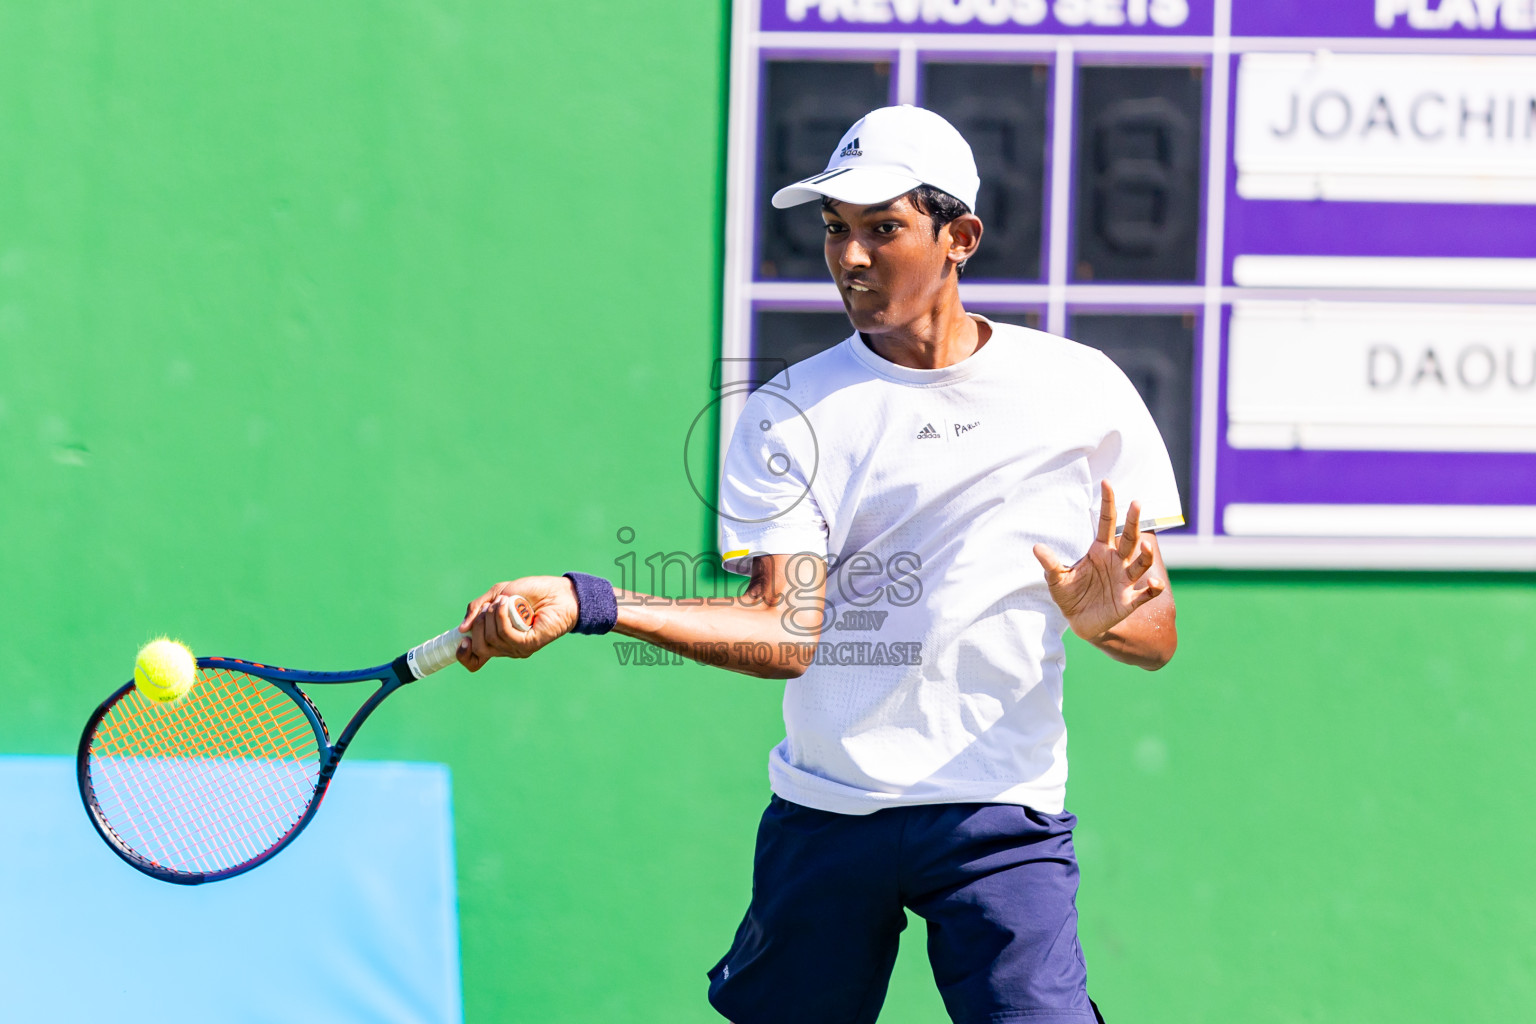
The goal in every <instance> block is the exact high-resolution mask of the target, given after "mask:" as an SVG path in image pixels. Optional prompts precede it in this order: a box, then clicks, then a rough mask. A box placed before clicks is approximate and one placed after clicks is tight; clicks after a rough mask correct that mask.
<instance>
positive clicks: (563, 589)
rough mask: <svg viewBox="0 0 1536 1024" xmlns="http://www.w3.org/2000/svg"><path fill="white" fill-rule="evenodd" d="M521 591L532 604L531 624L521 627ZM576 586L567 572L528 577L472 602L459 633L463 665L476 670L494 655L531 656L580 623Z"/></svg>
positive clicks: (514, 581) (473, 670) (504, 656)
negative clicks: (516, 608) (516, 605)
mask: <svg viewBox="0 0 1536 1024" xmlns="http://www.w3.org/2000/svg"><path fill="white" fill-rule="evenodd" d="M513 594H521V595H522V596H523V597H524V598H525V599H527V601H528V603H529V604H531V605H532V606H533V621H532V622H531V623H530V626H531V628H529V629H527V630H522V629H518V628H517V626H516V624H515V623H514V622H513V620H512V609H511V606H510V601H511V597H512V595H513ZM576 610H577V609H576V588H575V587H574V586H573V585H572V584H571V581H570V580H569V579H567V578H566V577H564V576H524V577H522V578H520V579H515V580H511V581H509V582H506V583H498V584H496V585H495V586H494V587H492V588H491V589H490V590H487V591H486V592H485V593H484V594H481V595H480V596H479V597H477V598H475V599H474V600H473V601H471V602H469V607H467V608H465V609H464V621H463V622H461V623H460V624H459V632H461V633H463V634H464V639H463V640H462V641H460V642H459V651H458V658H459V664H461V665H463V666H464V667H465V668H467V669H469V670H470V671H471V672H478V671H479V670H480V667H481V666H482V665H484V664H485V663H486V662H487V661H490V660H491V659H492V658H498V657H500V658H526V657H528V656H529V655H531V654H533V652H535V651H537V650H538V649H539V648H541V647H543V646H544V645H545V644H547V643H549V642H550V641H552V640H558V639H559V638H560V637H562V636H564V635H565V634H567V633H569V632H570V631H571V629H572V628H573V627H574V626H575V625H576Z"/></svg>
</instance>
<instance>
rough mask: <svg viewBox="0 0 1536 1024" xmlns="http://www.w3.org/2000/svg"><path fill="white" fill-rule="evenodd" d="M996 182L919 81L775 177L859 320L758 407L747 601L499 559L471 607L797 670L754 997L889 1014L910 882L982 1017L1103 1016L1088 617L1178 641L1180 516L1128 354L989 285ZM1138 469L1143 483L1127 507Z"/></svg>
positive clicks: (1169, 643)
mask: <svg viewBox="0 0 1536 1024" xmlns="http://www.w3.org/2000/svg"><path fill="white" fill-rule="evenodd" d="M978 185H979V181H978V178H977V174H976V165H975V162H974V160H973V158H972V154H971V149H970V147H969V146H968V145H967V144H966V142H965V140H964V139H963V138H962V137H961V136H960V134H959V132H957V131H956V130H955V129H954V128H953V127H952V126H951V125H950V124H949V123H948V122H947V121H945V120H944V119H943V118H941V117H939V116H938V115H936V114H933V113H931V112H928V111H925V110H921V109H918V108H915V107H911V106H900V107H885V108H882V109H880V110H875V111H873V112H871V113H870V114H868V115H866V116H865V117H864V118H863V119H861V120H860V121H859V122H858V123H857V124H855V125H854V126H853V127H852V128H850V129H849V130H848V133H847V134H846V135H845V136H844V137H843V139H842V140H841V141H840V142H839V143H838V147H837V149H836V150H835V151H834V153H833V155H832V159H831V162H830V163H829V164H828V165H827V168H826V170H825V171H824V172H822V173H821V174H818V175H815V176H813V177H810V178H807V179H805V180H804V181H801V182H798V183H796V184H794V185H791V186H789V187H788V188H785V189H782V190H780V191H779V192H778V193H777V194H776V195H775V196H774V197H773V202H774V205H775V206H778V207H789V206H794V205H797V204H801V203H807V202H818V201H819V203H820V210H821V217H822V219H823V220H824V221H825V223H826V259H827V268H828V270H829V271H830V272H831V274H832V279H833V281H834V282H835V283H836V285H837V289H838V292H839V294H840V295H841V296H842V300H843V304H844V307H845V309H846V310H847V312H848V318H849V320H851V321H852V323H853V327H854V333H853V334H851V335H850V336H849V337H848V338H847V339H846V340H844V341H843V342H842V343H840V344H838V345H835V346H834V347H832V348H830V349H828V350H827V351H825V352H822V353H821V354H819V355H816V356H813V357H811V358H809V359H807V360H805V361H803V362H800V363H797V364H796V365H794V366H792V367H790V368H789V369H788V370H787V371H785V372H784V373H781V374H779V376H778V377H776V378H775V379H774V380H773V381H771V382H769V383H768V384H767V385H765V386H763V387H761V388H759V389H758V390H757V391H756V392H754V393H753V395H752V396H751V398H749V399H748V400H747V402H746V404H745V409H744V411H743V412H742V415H741V418H740V420H739V421H738V423H737V425H736V428H735V433H734V435H733V437H732V439H731V444H730V447H729V449H728V453H727V456H726V460H725V464H724V470H723V474H722V478H721V485H720V492H721V493H720V500H721V513H722V514H721V518H720V539H721V551H722V552H723V553H724V562H725V567H726V568H727V569H729V570H730V571H732V572H736V573H741V574H744V575H750V577H751V581H750V583H749V585H748V586H747V588H746V591H745V593H744V594H743V595H742V597H740V598H739V599H736V600H735V601H734V602H731V603H722V604H710V603H699V604H694V605H678V604H676V603H657V604H646V603H644V602H643V601H642V600H640V595H633V594H628V593H621V594H616V593H615V591H614V588H613V586H612V585H611V584H610V583H609V582H608V581H606V580H603V579H601V578H599V577H595V576H589V575H585V574H582V573H568V574H567V575H566V576H564V577H548V576H543V577H525V578H523V579H519V580H514V581H512V582H510V583H503V584H500V585H498V586H497V587H494V588H492V589H491V590H490V591H489V592H487V593H486V594H484V595H482V596H481V597H480V598H477V599H476V600H475V601H474V602H472V603H471V604H470V606H469V608H468V610H467V612H466V615H465V619H464V625H463V627H462V628H463V629H464V630H465V631H466V632H467V633H468V636H467V638H466V639H465V641H464V642H463V643H462V644H461V653H460V660H461V661H463V662H464V664H465V665H466V666H467V667H469V668H470V669H472V670H473V669H477V668H478V667H480V666H481V665H482V664H484V663H485V661H486V659H488V658H490V657H492V656H497V655H505V656H511V657H526V656H527V655H529V654H531V653H533V652H534V651H536V650H537V649H538V648H540V647H542V646H543V645H544V644H546V643H548V642H550V641H551V640H553V639H555V638H556V637H558V636H561V635H563V634H564V633H567V632H578V633H602V632H607V631H609V630H614V631H617V632H619V633H622V634H624V635H626V636H630V637H637V638H640V639H643V640H647V641H650V642H651V643H653V644H657V645H659V646H662V647H665V648H667V649H669V650H674V651H679V652H682V653H684V654H687V655H690V656H693V657H696V658H698V659H699V660H704V661H709V662H711V663H715V664H721V665H723V666H724V667H726V668H730V669H734V670H736V671H739V672H746V673H751V674H754V675H759V676H767V677H774V678H784V679H787V680H788V682H787V684H786V686H785V691H784V721H785V727H786V733H787V735H786V737H785V739H784V741H783V742H781V743H780V744H779V745H778V746H777V747H775V748H774V749H773V751H772V753H771V754H770V755H769V764H768V768H769V778H770V781H771V783H772V789H773V797H772V799H771V801H770V802H769V805H768V808H767V810H766V811H765V812H764V814H763V817H762V822H761V825H760V827H759V830H758V836H757V853H756V859H755V865H754V871H753V880H752V896H751V901H750V905H749V906H748V908H747V913H746V917H745V918H744V919H743V921H742V923H741V927H740V928H739V929H738V930H737V932H736V936H735V940H734V942H732V944H731V946H730V948H729V950H728V951H727V952H726V954H725V955H724V956H723V957H722V958H721V959H720V961H719V963H717V964H716V965H715V966H714V968H713V969H712V970H710V971H709V979H710V985H709V998H710V1001H711V1003H713V1005H714V1006H715V1008H716V1009H717V1010H718V1011H719V1012H720V1013H721V1014H723V1015H724V1016H725V1017H727V1018H729V1019H730V1020H731V1021H734V1022H736V1024H759V1022H763V1024H767V1022H774V1024H819V1022H827V1024H832V1022H838V1024H844V1022H870V1021H874V1020H875V1018H876V1016H877V1015H878V1013H879V1011H880V1006H881V1003H882V1001H883V1000H884V998H885V992H886V987H887V983H888V980H889V978H890V973H891V969H892V966H893V964H894V962H895V958H896V951H897V940H898V936H899V933H900V932H901V930H902V929H903V928H904V927H905V924H906V915H905V910H907V909H910V910H912V911H913V912H914V913H916V914H917V915H918V916H920V917H922V918H923V919H924V920H925V921H926V923H927V930H928V955H929V959H930V961H931V964H932V967H933V974H934V979H935V981H936V982H937V983H938V987H939V991H940V993H941V994H942V996H943V999H944V1003H945V1006H946V1007H947V1008H948V1010H949V1014H950V1016H951V1017H952V1018H953V1019H954V1020H955V1021H957V1022H967V1024H969V1022H977V1024H979V1022H983V1021H985V1022H991V1024H995V1022H999V1021H1014V1020H1017V1021H1029V1022H1030V1024H1045V1022H1052V1024H1056V1022H1074V1024H1075V1022H1081V1024H1093V1022H1095V1021H1101V1020H1102V1019H1103V1018H1102V1017H1101V1016H1099V1013H1098V1009H1097V1007H1096V1006H1094V1004H1093V1002H1092V1001H1091V1000H1090V999H1089V998H1088V992H1087V973H1086V969H1085V967H1084V963H1083V955H1082V950H1081V948H1080V946H1079V944H1078V937H1077V911H1076V907H1075V900H1076V894H1077V879H1078V870H1077V861H1076V858H1075V856H1074V853H1073V847H1072V828H1073V826H1074V824H1075V822H1076V819H1075V817H1074V816H1073V815H1072V814H1071V813H1069V812H1068V811H1067V810H1066V809H1065V796H1066V781H1067V756H1066V752H1067V730H1066V726H1065V724H1064V722H1063V719H1062V670H1063V667H1064V664H1065V654H1064V648H1063V643H1062V640H1063V635H1064V633H1065V631H1066V630H1067V629H1069V628H1070V629H1071V630H1072V631H1073V632H1074V633H1076V634H1077V635H1078V636H1080V637H1082V638H1083V639H1084V640H1086V641H1088V642H1089V643H1090V644H1093V645H1094V646H1095V647H1098V648H1099V649H1100V650H1102V651H1103V652H1105V653H1106V654H1108V655H1109V656H1110V657H1112V658H1115V659H1117V660H1119V661H1123V662H1127V663H1129V664H1132V665H1138V666H1141V667H1142V668H1147V669H1156V668H1160V667H1162V666H1163V665H1165V664H1166V663H1167V662H1168V660H1169V659H1170V658H1171V657H1172V656H1173V653H1174V648H1175V646H1176V644H1177V637H1176V633H1175V629H1174V602H1173V595H1172V593H1171V591H1170V590H1169V587H1168V582H1167V576H1166V573H1165V570H1164V568H1163V564H1162V557H1161V555H1160V553H1159V551H1158V544H1157V539H1156V536H1155V531H1156V530H1157V529H1159V528H1164V527H1170V526H1176V525H1179V524H1181V523H1182V522H1183V519H1182V512H1181V509H1180V506H1179V498H1178V491H1177V489H1176V486H1175V482H1174V476H1173V471H1172V468H1171V466H1170V463H1169V459H1168V454H1167V451H1166V449H1165V448H1164V446H1163V442H1162V439H1161V438H1160V437H1159V435H1158V432H1157V428H1156V427H1155V426H1154V425H1153V422H1152V418H1151V416H1150V415H1149V414H1148V412H1147V410H1146V407H1145V406H1144V405H1143V403H1142V401H1141V399H1140V397H1139V396H1138V395H1137V393H1136V390H1135V388H1133V387H1132V385H1131V383H1130V382H1129V381H1128V380H1127V379H1126V378H1125V376H1124V374H1122V373H1121V372H1120V371H1119V370H1118V369H1117V368H1116V367H1115V366H1114V364H1113V363H1111V362H1110V361H1109V360H1108V359H1107V358H1105V357H1104V356H1103V355H1102V354H1101V353H1099V352H1098V351H1096V350H1094V349H1091V348H1087V347H1084V346H1082V345H1078V344H1075V343H1073V342H1070V341H1066V340H1064V339H1062V338H1058V337H1053V336H1051V335H1048V334H1044V333H1041V332H1039V331H1032V330H1027V329H1025V328H1022V327H1016V326H1011V325H1007V324H1001V323H994V322H992V321H990V320H988V319H986V318H985V317H982V316H978V315H976V314H974V313H967V312H966V310H965V309H964V307H963V306H962V305H961V302H960V292H959V288H958V282H959V279H960V276H961V273H962V271H963V270H964V268H965V264H966V260H968V259H969V258H970V257H971V256H972V254H974V253H975V252H976V249H977V246H978V245H979V244H980V243H981V240H982V222H981V221H980V220H979V219H978V218H977V216H976V214H975V212H974V209H975V205H976V192H977V187H978ZM1111 483H1113V485H1114V487H1115V488H1118V490H1119V493H1121V494H1124V495H1127V496H1134V497H1135V498H1136V499H1137V500H1135V501H1132V502H1131V503H1130V506H1129V509H1128V511H1127V514H1126V516H1125V520H1124V522H1123V525H1118V515H1117V510H1116V504H1115V494H1116V491H1115V490H1114V489H1112V488H1111ZM1031 552H1032V553H1033V557H1031ZM512 592H518V593H521V594H523V595H524V596H526V597H527V598H529V599H530V600H531V601H533V602H534V604H535V607H536V609H537V616H536V622H535V628H534V630H533V632H532V633H531V634H520V633H518V632H517V631H516V630H514V629H513V628H512V625H511V622H510V621H509V620H508V616H507V612H506V610H505V607H504V605H503V603H502V602H499V601H497V600H496V599H497V598H498V597H499V596H500V595H502V594H507V593H512Z"/></svg>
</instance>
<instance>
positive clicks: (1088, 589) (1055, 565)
mask: <svg viewBox="0 0 1536 1024" xmlns="http://www.w3.org/2000/svg"><path fill="white" fill-rule="evenodd" d="M1100 486H1101V487H1102V488H1103V504H1102V506H1101V508H1100V511H1099V529H1098V536H1096V537H1095V538H1094V541H1093V544H1092V545H1090V546H1089V548H1088V553H1087V554H1086V555H1084V556H1083V557H1082V558H1080V559H1078V561H1077V562H1076V564H1074V565H1071V566H1065V565H1062V563H1061V559H1060V558H1059V557H1057V555H1056V552H1054V551H1052V550H1051V549H1050V548H1049V547H1048V546H1046V545H1044V544H1036V545H1035V557H1036V558H1037V559H1039V560H1040V564H1041V565H1042V566H1044V567H1045V582H1046V585H1047V586H1049V587H1050V588H1051V600H1053V601H1055V602H1056V607H1058V608H1060V609H1061V611H1062V614H1063V615H1065V616H1066V617H1067V623H1068V624H1069V625H1070V626H1071V627H1072V632H1074V633H1076V634H1077V635H1078V636H1080V637H1082V638H1083V639H1084V640H1093V639H1094V638H1095V637H1098V636H1101V635H1103V634H1104V633H1106V632H1107V631H1109V630H1111V629H1113V628H1115V627H1116V626H1118V625H1119V624H1120V623H1121V622H1123V621H1124V620H1125V618H1126V616H1128V615H1130V614H1131V612H1133V611H1135V610H1136V609H1137V608H1140V607H1141V606H1142V605H1144V604H1146V603H1147V602H1148V601H1150V600H1152V599H1153V598H1154V597H1156V596H1157V595H1159V594H1161V593H1162V592H1163V591H1164V590H1165V589H1166V587H1167V584H1166V583H1165V582H1164V581H1163V580H1160V579H1157V578H1156V577H1153V576H1148V575H1147V570H1148V569H1150V568H1152V563H1153V562H1154V561H1155V559H1156V556H1155V554H1154V553H1153V551H1152V545H1151V542H1150V541H1148V540H1147V539H1146V538H1144V537H1142V535H1141V529H1140V526H1139V523H1140V521H1141V502H1139V501H1133V502H1131V507H1130V508H1129V509H1127V510H1126V513H1125V529H1124V530H1123V531H1121V533H1120V536H1119V537H1118V538H1117V537H1116V536H1115V521H1116V520H1115V492H1114V489H1113V488H1112V487H1110V486H1109V481H1108V480H1105V481H1104V482H1103V483H1102V484H1101V485H1100Z"/></svg>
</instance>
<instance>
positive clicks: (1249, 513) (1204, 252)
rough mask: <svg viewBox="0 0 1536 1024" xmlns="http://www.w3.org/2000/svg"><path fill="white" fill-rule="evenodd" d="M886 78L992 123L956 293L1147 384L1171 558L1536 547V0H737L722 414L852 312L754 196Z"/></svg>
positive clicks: (816, 245) (1492, 563)
mask: <svg viewBox="0 0 1536 1024" xmlns="http://www.w3.org/2000/svg"><path fill="white" fill-rule="evenodd" d="M898 102H900V103H916V104H919V105H922V106H926V107H930V108H932V109H934V110H937V111H938V112H940V113H942V114H943V115H944V116H945V117H947V118H949V119H950V120H951V121H953V122H954V123H955V124H956V126H957V127H959V128H960V130H961V131H962V132H963V133H964V134H965V135H966V137H967V138H968V139H969V140H970V142H971V144H972V147H973V149H974V150H975V152H976V155H977V160H978V163H979V165H980V170H981V177H982V192H981V196H980V198H979V200H978V203H977V205H978V209H977V213H978V214H979V215H980V216H981V218H982V220H983V221H984V222H985V223H986V225H987V232H986V237H985V239H984V242H983V246H982V249H981V251H980V253H979V254H978V255H977V257H976V259H975V260H973V262H972V264H971V267H970V268H969V270H968V273H967V275H966V279H965V281H964V282H963V283H962V285H961V289H962V293H963V296H964V299H965V302H966V305H967V307H968V308H970V309H973V310H976V311H979V312H984V313H986V314H988V315H989V316H992V317H994V318H1000V319H1004V320H1011V321H1014V322H1018V323H1023V324H1028V325H1030V326H1038V327H1040V328H1042V329H1044V330H1048V331H1051V332H1054V333H1058V334H1064V335H1066V336H1068V337H1072V338H1074V339H1076V340H1078V341H1081V342H1084V343H1086V344H1090V345H1095V346H1097V347H1099V348H1102V349H1103V350H1104V351H1105V352H1106V353H1107V354H1108V355H1109V356H1110V357H1111V358H1113V359H1114V360H1115V361H1116V362H1118V363H1119V364H1120V365H1121V367H1122V368H1124V369H1125V370H1126V372H1127V374H1128V375H1129V376H1130V377H1131V379H1132V380H1133V381H1134V382H1135V383H1136V385H1137V387H1138V388H1139V389H1140V390H1141V392H1142V395H1143V397H1144V398H1145V399H1146V400H1147V404H1148V406H1149V408H1151V410H1152V412H1153V415H1154V417H1155V418H1156V419H1157V421H1158V425H1159V427H1160V428H1161V430H1162V432H1163V436H1164V440H1165V441H1166V442H1167V444H1168V447H1169V450H1170V452H1171V454H1172V456H1173V460H1174V465H1175V471H1176V472H1177V474H1178V476H1179V483H1180V488H1181V490H1182V492H1183V496H1184V501H1185V509H1186V516H1187V518H1188V520H1189V526H1188V527H1187V528H1186V529H1184V530H1180V531H1174V532H1170V533H1167V534H1165V535H1164V536H1163V545H1164V551H1165V553H1166V554H1167V556H1168V561H1169V562H1170V564H1173V565H1175V566H1187V567H1199V566H1206V567H1275V568H1328V569H1332V568H1405V569H1411V568H1421V569H1422V568H1436V569H1440V568H1445V569H1505V570H1510V569H1513V570H1530V569H1536V0H1337V2H1334V3H1327V4H1322V3H1304V2H1302V0H739V2H738V3H737V4H736V5H735V8H734V25H733V44H732V68H731V108H730V136H729V170H728V185H727V236H726V260H725V317H724V337H723V339H722V356H723V359H722V362H721V364H720V365H721V366H722V367H725V368H726V369H724V370H722V372H721V373H720V375H719V376H718V378H717V381H716V383H717V384H718V385H719V386H720V389H721V397H720V403H719V405H720V408H721V410H722V423H721V428H722V438H723V441H722V443H723V442H724V440H728V439H729V437H730V431H731V429H732V428H733V427H734V424H735V417H736V415H737V413H738V412H739V410H740V408H741V402H742V401H743V400H744V398H745V396H746V394H747V393H749V391H750V390H751V388H752V387H754V386H756V385H757V384H759V383H761V381H762V380H764V379H766V378H767V377H770V376H772V375H773V373H774V372H776V371H777V369H779V368H782V367H783V366H784V365H785V364H787V363H793V362H795V361H796V360H798V359H802V358H804V357H805V356H807V355H811V354H813V353H815V352H817V351H820V350H821V349H823V348H826V347H828V346H830V345H833V344H836V343H837V342H838V341H840V340H841V339H842V338H843V337H845V336H846V335H847V332H848V324H847V320H846V319H845V318H844V317H843V314H842V306H841V303H840V302H839V300H838V297H837V294H836V292H835V290H834V289H833V287H832V285H831V283H830V281H829V279H828V276H827V271H826V268H825V266H824V264H823V262H822V256H821V224H820V217H819V215H818V214H817V212H816V210H815V207H814V206H805V207H801V208H797V209H793V210H785V211H779V210H773V209H772V208H771V207H770V206H769V204H768V197H769V196H770V195H771V194H772V193H773V191H774V190H775V189H776V188H778V187H779V186H781V185H783V184H786V183H788V182H790V181H793V180H796V179H798V178H801V177H804V176H806V175H808V174H811V173H814V172H815V171H818V170H820V169H821V168H822V167H823V166H824V165H825V163H826V161H827V158H828V155H829V154H830V152H831V150H832V148H833V144H834V143H835V142H836V141H837V139H838V138H839V137H840V136H841V134H842V132H843V131H844V130H845V129H846V128H847V127H848V126H849V125H850V124H852V122H853V121H854V120H855V119H857V118H858V117H859V116H860V115H862V114H863V113H865V112H866V111H868V110H869V109H872V108H874V107H877V106H882V105H885V104H887V103H898ZM730 367H739V368H740V369H739V370H738V371H733V370H731V369H729V368H730Z"/></svg>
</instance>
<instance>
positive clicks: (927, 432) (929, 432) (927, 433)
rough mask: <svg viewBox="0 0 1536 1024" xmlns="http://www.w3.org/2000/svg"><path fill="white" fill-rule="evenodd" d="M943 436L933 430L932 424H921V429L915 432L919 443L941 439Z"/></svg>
mask: <svg viewBox="0 0 1536 1024" xmlns="http://www.w3.org/2000/svg"><path fill="white" fill-rule="evenodd" d="M943 436H944V435H943V434H941V433H939V432H938V431H937V430H934V429H933V424H932V423H925V424H923V429H922V430H919V431H918V432H917V439H918V440H919V441H926V440H927V439H928V438H930V437H943Z"/></svg>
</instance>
